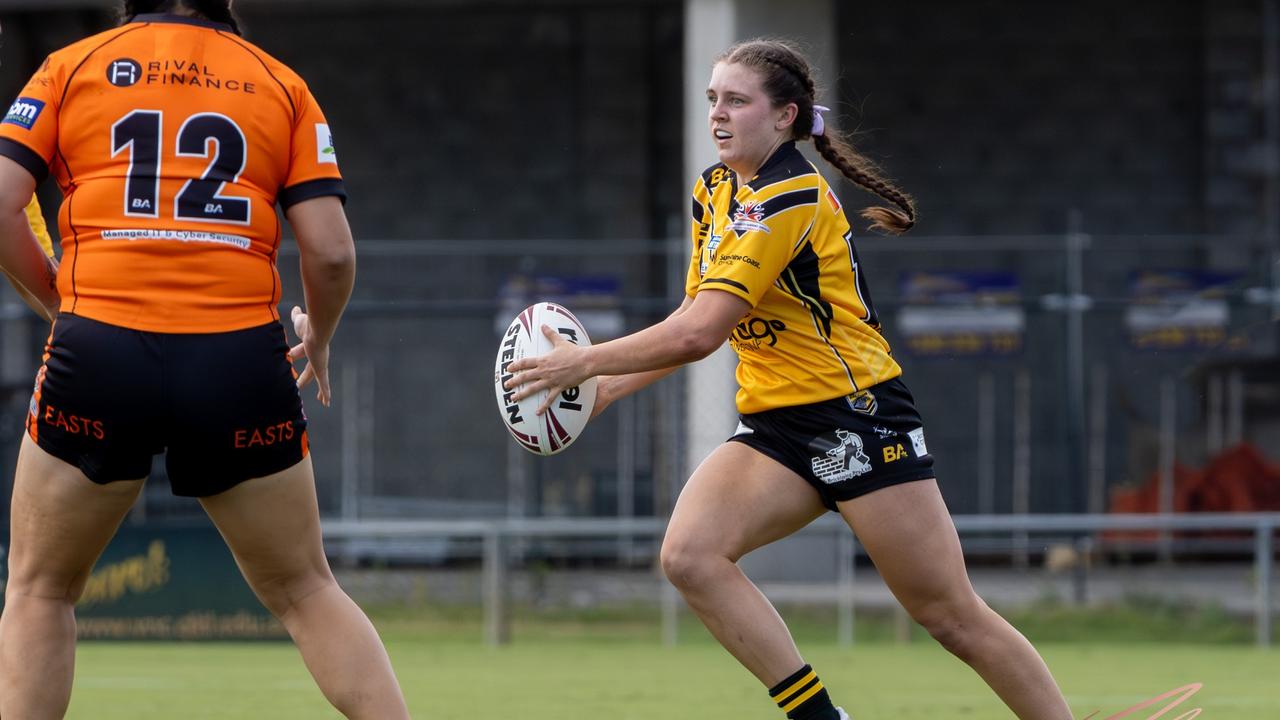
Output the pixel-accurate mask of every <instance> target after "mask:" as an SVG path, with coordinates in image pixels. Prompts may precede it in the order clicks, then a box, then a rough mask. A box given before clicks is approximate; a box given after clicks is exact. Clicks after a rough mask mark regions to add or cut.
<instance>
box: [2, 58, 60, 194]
mask: <svg viewBox="0 0 1280 720" xmlns="http://www.w3.org/2000/svg"><path fill="white" fill-rule="evenodd" d="M52 61H53V58H50V59H47V60H45V61H44V64H43V65H41V66H40V69H39V70H37V71H36V74H35V75H32V76H31V79H30V80H29V81H27V84H26V87H24V88H22V92H21V93H20V94H19V95H18V98H17V99H16V100H14V101H13V104H12V105H10V106H9V111H8V112H7V113H5V116H4V120H2V121H0V155H4V156H5V157H7V158H9V159H10V160H13V161H14V162H16V163H18V164H19V165H21V166H22V167H24V168H26V170H27V172H29V173H31V175H32V177H34V178H35V179H36V182H37V183H40V182H43V181H44V179H45V178H46V177H48V176H49V164H50V163H51V162H52V161H53V155H54V152H55V151H56V150H57V146H58V107H57V105H58V100H59V97H60V88H61V82H60V77H59V76H60V74H61V73H60V72H59V67H58V66H57V65H55V64H54V63H53V62H52Z"/></svg>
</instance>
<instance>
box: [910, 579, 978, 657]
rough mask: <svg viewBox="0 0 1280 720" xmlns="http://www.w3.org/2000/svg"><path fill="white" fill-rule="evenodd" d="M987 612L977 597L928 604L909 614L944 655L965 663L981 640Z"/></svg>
mask: <svg viewBox="0 0 1280 720" xmlns="http://www.w3.org/2000/svg"><path fill="white" fill-rule="evenodd" d="M989 612H991V611H990V609H989V608H987V606H986V603H984V602H983V601H982V599H981V598H979V597H978V596H977V595H972V596H970V597H964V598H958V599H952V600H942V601H938V602H933V603H929V604H927V605H925V606H923V607H921V608H918V609H916V610H915V611H913V612H912V613H911V615H912V617H913V618H914V619H915V621H916V622H918V623H920V625H921V626H923V627H924V629H925V630H927V631H928V632H929V634H930V635H932V636H933V639H935V640H937V641H938V644H939V645H942V647H944V648H946V649H947V651H948V652H950V653H951V654H953V655H955V656H956V657H958V658H960V659H961V660H965V661H967V660H968V659H969V658H970V657H972V656H973V654H974V650H973V649H974V645H975V644H976V643H977V642H978V641H979V640H981V638H982V633H983V632H984V630H983V627H982V626H983V621H984V620H985V618H986V613H989Z"/></svg>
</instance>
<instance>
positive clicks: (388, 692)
mask: <svg viewBox="0 0 1280 720" xmlns="http://www.w3.org/2000/svg"><path fill="white" fill-rule="evenodd" d="M200 502H201V504H203V505H204V508H205V511H206V512H208V513H209V516H210V517H211V518H212V519H213V522H214V524H215V525H217V526H218V530H219V532H221V533H222V536H223V537H224V538H225V539H226V541H227V545H228V546H230V548H231V552H232V553H233V554H234V555H235V558H236V563H237V564H238V565H239V566H240V571H241V572H243V573H244V576H245V579H246V580H248V581H249V585H250V587H252V588H253V591H254V592H255V593H256V594H257V595H258V598H259V599H260V600H262V604H263V605H265V606H266V607H267V609H268V610H270V611H271V612H272V613H273V614H274V615H275V616H276V617H277V618H279V619H280V622H282V623H284V626H285V629H287V630H288V631H289V635H290V636H292V637H293V641H294V643H296V644H297V646H298V650H299V651H300V652H301V653H302V659H303V662H305V663H306V665H307V669H308V670H309V671H311V675H312V677H314V678H315V680H316V684H317V685H319V686H320V690H321V692H323V693H324V696H325V697H326V698H328V700H329V702H330V703H333V706H334V707H336V708H337V709H338V711H339V712H341V713H342V714H343V715H344V716H346V717H349V718H376V719H377V720H396V719H398V718H408V717H409V711H408V709H407V707H406V706H405V702H404V696H403V695H402V694H401V692H400V685H399V683H398V682H397V681H396V676H395V673H394V671H393V670H392V669H391V660H390V659H389V658H388V657H387V651H386V649H385V648H384V647H383V645H382V640H381V639H380V638H379V637H378V633H377V631H376V630H375V629H374V627H373V624H372V623H370V622H369V618H367V617H366V616H365V614H364V612H362V611H361V610H360V608H359V607H357V606H356V604H355V603H354V602H352V600H351V598H350V597H348V596H347V594H346V593H345V592H343V590H342V588H340V587H338V583H337V582H336V581H335V580H334V578H333V573H332V572H330V570H329V562H328V560H327V559H326V558H325V555H324V547H323V545H322V542H321V535H320V511H319V507H318V504H317V502H316V491H315V477H314V475H313V474H312V469H311V459H310V457H307V458H303V460H302V462H300V463H298V464H297V465H294V466H293V467H291V468H289V469H288V470H285V471H283V472H279V473H276V474H274V475H269V476H267V477H264V478H258V479H255V480H250V481H249V482H246V483H241V484H240V485H237V486H235V487H233V488H231V489H230V490H228V491H226V492H224V493H220V494H218V495H214V496H212V497H207V498H202V499H201V501H200Z"/></svg>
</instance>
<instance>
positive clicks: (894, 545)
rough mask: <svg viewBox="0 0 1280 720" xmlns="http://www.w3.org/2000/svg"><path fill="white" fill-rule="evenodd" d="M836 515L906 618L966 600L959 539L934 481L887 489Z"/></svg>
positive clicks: (844, 506)
mask: <svg viewBox="0 0 1280 720" xmlns="http://www.w3.org/2000/svg"><path fill="white" fill-rule="evenodd" d="M839 509H840V514H841V515H842V516H843V517H844V519H845V521H846V522H848V523H849V525H850V527H852V528H853V531H854V533H855V534H856V535H857V536H858V541H859V542H861V543H862V546H863V547H864V548H866V550H867V554H868V555H870V556H871V560H872V562H874V563H875V565H876V569H877V570H879V572H880V576H881V577H882V578H884V581H885V584H886V585H888V586H889V589H890V590H891V591H892V592H893V594H894V596H895V597H897V599H898V601H899V602H901V603H902V605H903V607H905V608H906V609H907V610H908V611H909V612H912V613H915V612H916V611H918V610H920V609H922V608H924V607H927V606H928V605H930V604H932V603H936V602H951V601H957V600H963V599H967V598H969V597H970V596H972V594H973V588H972V586H971V585H970V584H969V577H968V573H967V572H966V571H965V565H964V554H963V552H962V551H961V548H960V538H959V536H958V535H957V534H956V528H955V524H954V523H953V522H952V521H951V515H950V513H949V512H948V511H947V506H946V503H945V502H944V501H943V499H942V493H941V492H940V491H939V490H938V483H937V481H936V480H932V479H930V480H919V481H915V482H909V483H903V484H900V485H892V486H890V487H886V488H882V489H880V490H876V491H875V492H872V493H869V494H867V495H863V496H861V497H858V498H855V499H853V500H848V501H845V502H841V503H839Z"/></svg>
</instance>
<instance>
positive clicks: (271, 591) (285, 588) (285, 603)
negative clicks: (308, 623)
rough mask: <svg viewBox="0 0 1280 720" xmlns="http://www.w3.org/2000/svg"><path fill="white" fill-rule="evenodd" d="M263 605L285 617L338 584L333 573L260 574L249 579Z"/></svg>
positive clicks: (274, 613) (272, 612) (278, 616)
mask: <svg viewBox="0 0 1280 720" xmlns="http://www.w3.org/2000/svg"><path fill="white" fill-rule="evenodd" d="M249 584H250V586H252V587H253V592H254V593H255V594H256V595H257V596H258V600H260V601H261V602H262V605H263V606H264V607H265V608H267V610H268V611H270V612H271V614H272V615H274V616H276V617H277V618H281V619H283V618H284V617H285V616H286V615H288V614H289V613H290V612H292V611H293V610H294V608H296V607H297V606H298V604H299V603H301V602H302V601H303V600H305V599H306V598H308V597H310V596H311V595H314V594H315V593H317V592H321V591H323V590H326V589H328V588H329V587H331V586H333V587H336V586H337V581H336V580H334V578H333V575H332V574H331V573H327V572H326V573H320V572H314V571H309V572H303V573H280V574H274V575H270V576H258V577H255V578H252V579H250V580H249Z"/></svg>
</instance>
